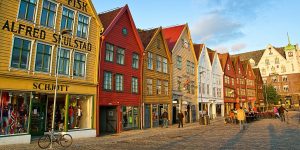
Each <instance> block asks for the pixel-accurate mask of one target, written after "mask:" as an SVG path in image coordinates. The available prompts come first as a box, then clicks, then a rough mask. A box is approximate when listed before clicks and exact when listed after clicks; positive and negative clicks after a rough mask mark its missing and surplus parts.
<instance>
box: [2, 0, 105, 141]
mask: <svg viewBox="0 0 300 150" xmlns="http://www.w3.org/2000/svg"><path fill="white" fill-rule="evenodd" d="M4 8H5V10H4ZM0 26H1V30H0V34H1V40H0V45H1V47H0V53H1V55H0V82H1V84H0V110H1V111H0V113H1V118H0V119H1V121H0V122H1V124H0V138H1V143H0V144H14V143H30V139H31V136H40V135H44V133H45V132H48V131H49V130H48V129H49V128H51V124H52V119H53V117H52V115H53V103H54V100H55V99H54V91H55V89H57V93H58V94H57V99H56V101H57V102H56V109H55V114H56V115H55V118H54V121H55V124H54V130H55V131H65V132H68V133H70V134H71V135H72V136H73V138H76V137H79V136H80V137H94V136H96V130H95V121H94V120H95V111H94V110H95V109H94V108H95V104H96V101H95V100H96V91H97V84H98V82H97V79H98V78H97V69H98V65H97V64H98V53H99V39H100V31H101V28H102V24H101V22H100V20H99V18H98V17H97V13H96V11H95V9H94V7H93V4H92V3H91V1H90V0H81V1H78V3H73V2H72V1H65V0H56V1H52V0H30V1H29V0H19V1H5V2H1V13H0ZM66 30H68V32H69V34H68V35H62V38H60V35H61V34H62V31H66ZM60 44H61V47H62V48H61V49H60V48H59V47H60ZM56 70H58V74H59V75H58V86H57V88H56V85H55V79H56V77H55V76H56V75H55V74H56ZM16 135H17V136H16Z"/></svg>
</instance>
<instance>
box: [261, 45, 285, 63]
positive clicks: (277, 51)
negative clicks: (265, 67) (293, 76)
mask: <svg viewBox="0 0 300 150" xmlns="http://www.w3.org/2000/svg"><path fill="white" fill-rule="evenodd" d="M269 47H270V48H271V52H272V53H273V52H274V53H273V54H272V55H273V56H274V55H275V56H279V57H281V58H282V59H283V60H285V63H286V61H287V60H286V58H285V57H284V56H285V54H284V56H283V53H284V51H283V50H282V49H281V48H275V47H273V46H272V45H271V44H269V45H268V46H267V47H266V49H265V51H264V53H263V55H262V57H261V58H263V57H266V56H268V55H269V53H270V50H269ZM264 61H265V60H263V59H260V61H259V62H258V63H257V64H258V65H259V64H261V63H264Z"/></svg>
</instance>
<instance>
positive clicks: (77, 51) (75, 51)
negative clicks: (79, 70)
mask: <svg viewBox="0 0 300 150" xmlns="http://www.w3.org/2000/svg"><path fill="white" fill-rule="evenodd" d="M75 53H81V54H84V55H85V66H84V76H83V77H80V76H74V68H73V67H74V62H75ZM72 57H73V61H72V65H71V66H72V78H79V79H86V67H87V59H88V53H85V52H82V51H79V50H74V51H73V54H72ZM70 69H71V68H70Z"/></svg>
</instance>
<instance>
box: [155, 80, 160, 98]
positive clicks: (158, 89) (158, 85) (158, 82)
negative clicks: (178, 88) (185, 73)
mask: <svg viewBox="0 0 300 150" xmlns="http://www.w3.org/2000/svg"><path fill="white" fill-rule="evenodd" d="M156 94H157V95H161V80H156Z"/></svg>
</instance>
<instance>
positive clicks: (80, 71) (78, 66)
mask: <svg viewBox="0 0 300 150" xmlns="http://www.w3.org/2000/svg"><path fill="white" fill-rule="evenodd" d="M85 67H86V54H83V53H79V52H75V53H74V66H73V75H74V76H77V77H84V76H85Z"/></svg>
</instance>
